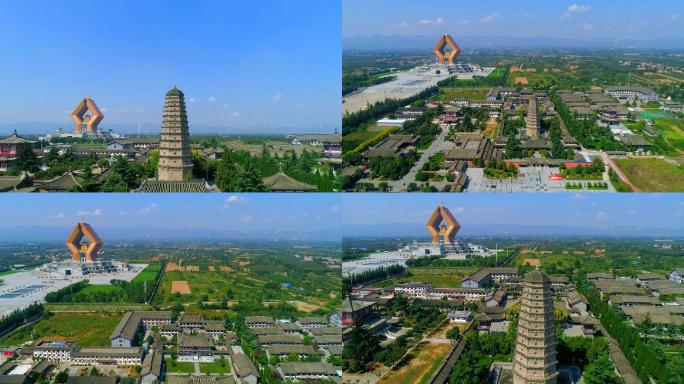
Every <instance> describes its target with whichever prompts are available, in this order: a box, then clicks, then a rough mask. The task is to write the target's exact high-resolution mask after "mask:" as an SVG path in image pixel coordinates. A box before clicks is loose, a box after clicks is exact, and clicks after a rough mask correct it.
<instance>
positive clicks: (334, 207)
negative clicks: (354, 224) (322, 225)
mask: <svg viewBox="0 0 684 384" xmlns="http://www.w3.org/2000/svg"><path fill="white" fill-rule="evenodd" d="M328 211H329V212H330V213H335V212H339V211H340V206H339V205H331V206H330V209H328Z"/></svg>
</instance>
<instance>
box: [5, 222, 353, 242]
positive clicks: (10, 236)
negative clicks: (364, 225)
mask: <svg viewBox="0 0 684 384" xmlns="http://www.w3.org/2000/svg"><path fill="white" fill-rule="evenodd" d="M96 231H97V233H98V235H99V236H100V237H101V238H102V239H103V241H104V242H107V241H113V240H262V241H263V240H279V241H281V240H296V241H340V236H341V233H340V232H339V231H338V230H336V229H330V230H325V229H320V230H316V231H310V232H307V231H288V230H282V231H273V230H264V231H259V230H247V231H236V230H223V229H207V228H192V229H168V228H143V229H141V228H123V227H118V228H108V227H98V228H96ZM70 232H71V228H65V227H39V226H31V227H14V228H3V229H2V235H0V242H5V243H7V242H12V243H15V242H36V241H65V240H66V238H67V237H68V236H69V233H70Z"/></svg>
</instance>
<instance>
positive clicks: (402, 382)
mask: <svg viewBox="0 0 684 384" xmlns="http://www.w3.org/2000/svg"><path fill="white" fill-rule="evenodd" d="M449 348H451V344H424V345H421V346H419V347H417V348H416V350H414V351H413V356H414V357H413V358H412V359H411V360H409V361H408V362H407V363H406V364H404V365H403V366H401V368H399V369H398V370H396V371H393V372H390V373H389V374H388V375H387V376H385V377H384V378H383V379H382V380H380V381H379V382H378V384H389V383H398V384H422V383H427V381H428V379H429V378H430V376H432V374H433V373H434V372H435V371H436V370H437V367H438V366H439V364H440V363H441V362H442V360H443V359H444V358H445V357H446V354H447V353H448V352H449Z"/></svg>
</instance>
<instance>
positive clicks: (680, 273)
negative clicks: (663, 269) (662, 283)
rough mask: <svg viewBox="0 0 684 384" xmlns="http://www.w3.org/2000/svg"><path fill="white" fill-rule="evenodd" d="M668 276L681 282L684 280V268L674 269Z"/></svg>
mask: <svg viewBox="0 0 684 384" xmlns="http://www.w3.org/2000/svg"><path fill="white" fill-rule="evenodd" d="M667 278H668V279H670V280H671V281H675V282H677V283H680V284H681V283H682V282H683V281H684V268H675V269H673V270H672V272H670V274H669V275H668V277H667Z"/></svg>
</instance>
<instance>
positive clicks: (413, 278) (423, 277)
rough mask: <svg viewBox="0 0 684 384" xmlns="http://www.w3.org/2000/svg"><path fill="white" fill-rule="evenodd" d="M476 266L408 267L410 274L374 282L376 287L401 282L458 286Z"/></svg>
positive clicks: (447, 286)
mask: <svg viewBox="0 0 684 384" xmlns="http://www.w3.org/2000/svg"><path fill="white" fill-rule="evenodd" d="M474 271H475V269H474V268H408V269H407V273H408V276H404V277H402V278H400V279H397V280H396V281H394V280H385V281H381V282H378V283H376V284H374V286H375V287H384V286H389V285H392V284H395V283H396V284H400V283H412V282H421V283H430V284H432V285H433V286H434V287H438V288H458V287H460V286H461V278H463V277H464V276H466V275H468V274H470V273H472V272H474Z"/></svg>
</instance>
